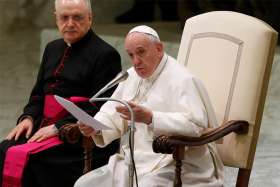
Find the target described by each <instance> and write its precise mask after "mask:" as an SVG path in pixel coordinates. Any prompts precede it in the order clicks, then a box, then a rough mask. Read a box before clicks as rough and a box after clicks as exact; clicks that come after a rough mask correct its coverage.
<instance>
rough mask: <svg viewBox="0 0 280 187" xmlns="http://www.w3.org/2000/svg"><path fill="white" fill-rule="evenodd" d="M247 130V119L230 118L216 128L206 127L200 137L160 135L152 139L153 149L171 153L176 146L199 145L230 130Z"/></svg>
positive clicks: (243, 131)
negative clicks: (230, 119)
mask: <svg viewBox="0 0 280 187" xmlns="http://www.w3.org/2000/svg"><path fill="white" fill-rule="evenodd" d="M248 130H249V123H248V122H247V121H244V120H232V121H228V122H225V123H224V124H223V125H221V126H219V127H217V128H212V129H206V130H205V131H204V132H203V133H202V135H201V136H200V137H190V136H166V135H160V136H158V137H156V138H155V139H154V141H153V150H154V152H155V153H163V154H173V153H174V151H175V149H176V147H177V146H200V145H204V144H207V143H210V142H213V141H216V140H218V139H220V138H222V137H224V136H226V135H227V134H229V133H231V132H235V133H236V134H247V133H248Z"/></svg>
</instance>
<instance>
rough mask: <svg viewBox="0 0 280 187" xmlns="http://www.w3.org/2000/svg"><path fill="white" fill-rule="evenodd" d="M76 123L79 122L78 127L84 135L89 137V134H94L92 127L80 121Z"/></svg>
mask: <svg viewBox="0 0 280 187" xmlns="http://www.w3.org/2000/svg"><path fill="white" fill-rule="evenodd" d="M78 124H79V129H80V131H81V133H82V134H83V135H84V136H86V137H90V136H94V135H95V134H96V132H95V130H94V128H92V127H90V126H87V125H85V124H82V123H78Z"/></svg>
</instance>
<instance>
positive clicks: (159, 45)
mask: <svg viewBox="0 0 280 187" xmlns="http://www.w3.org/2000/svg"><path fill="white" fill-rule="evenodd" d="M156 49H157V51H158V52H159V53H162V52H163V43H162V42H158V43H157V45H156Z"/></svg>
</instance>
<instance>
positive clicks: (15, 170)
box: [2, 95, 88, 187]
mask: <svg viewBox="0 0 280 187" xmlns="http://www.w3.org/2000/svg"><path fill="white" fill-rule="evenodd" d="M69 100H70V101H72V102H74V103H77V102H83V101H88V98H85V97H70V98H69ZM66 114H67V111H66V110H64V109H63V108H62V106H60V104H59V103H57V101H56V100H55V98H54V96H53V95H46V96H45V104H44V120H43V121H42V123H41V127H42V126H46V125H51V124H53V123H55V122H56V121H57V120H59V119H61V118H63V117H64V116H65V115H66ZM62 143H63V142H62V141H60V140H59V138H58V137H57V136H55V137H52V138H49V139H47V140H44V141H42V142H32V143H25V144H22V145H16V146H12V147H10V148H9V149H8V150H7V152H6V157H5V162H4V168H3V183H2V187H21V179H22V174H23V170H24V167H25V166H26V164H27V162H28V159H29V155H30V154H35V153H38V152H40V151H43V150H46V149H48V148H51V147H54V146H57V145H60V144H62Z"/></svg>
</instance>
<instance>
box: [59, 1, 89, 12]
mask: <svg viewBox="0 0 280 187" xmlns="http://www.w3.org/2000/svg"><path fill="white" fill-rule="evenodd" d="M59 1H63V0H55V2H54V7H55V11H57V8H58V6H59ZM70 1H71V0H70ZM72 1H77V0H72ZM78 1H80V0H78ZM83 1H84V3H85V5H86V7H87V8H88V10H89V12H90V13H91V12H92V9H91V1H90V0H83Z"/></svg>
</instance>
